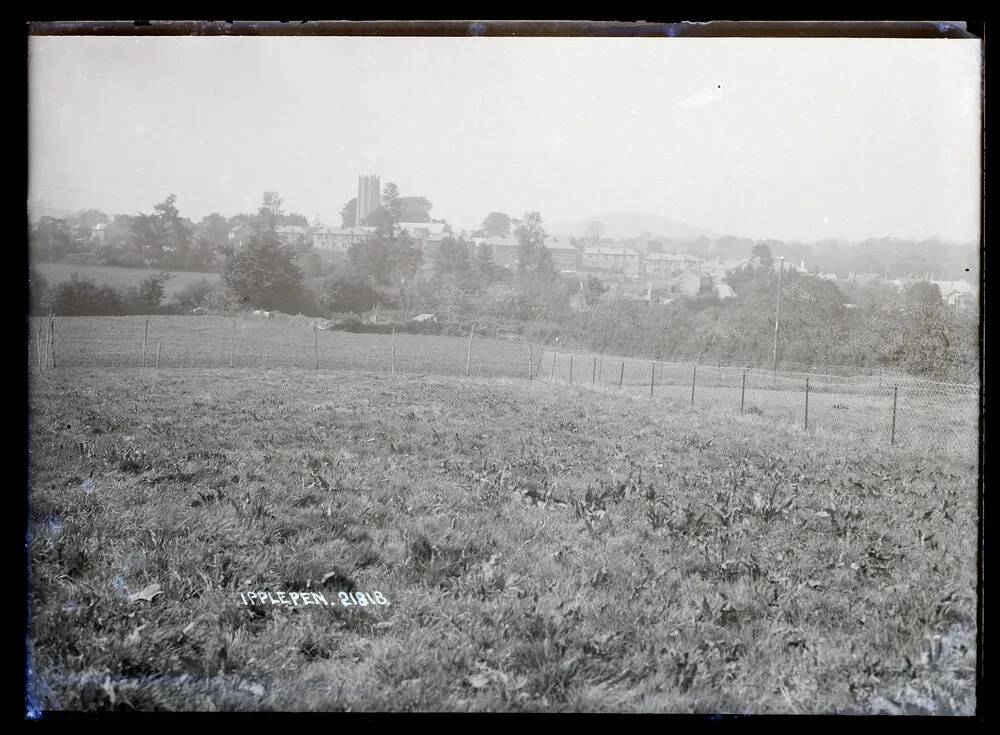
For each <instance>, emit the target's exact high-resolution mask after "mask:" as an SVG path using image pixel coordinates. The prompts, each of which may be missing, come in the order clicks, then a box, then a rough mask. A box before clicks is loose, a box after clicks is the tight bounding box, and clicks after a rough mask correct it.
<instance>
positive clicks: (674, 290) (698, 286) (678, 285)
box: [670, 270, 712, 296]
mask: <svg viewBox="0 0 1000 735" xmlns="http://www.w3.org/2000/svg"><path fill="white" fill-rule="evenodd" d="M711 290H712V277H711V276H709V275H706V274H705V273H701V272H698V271H694V270H687V271H684V272H683V273H681V274H679V275H677V276H675V277H674V278H672V279H671V281H670V293H671V294H677V295H682V296H697V295H698V294H700V293H703V292H706V291H711Z"/></svg>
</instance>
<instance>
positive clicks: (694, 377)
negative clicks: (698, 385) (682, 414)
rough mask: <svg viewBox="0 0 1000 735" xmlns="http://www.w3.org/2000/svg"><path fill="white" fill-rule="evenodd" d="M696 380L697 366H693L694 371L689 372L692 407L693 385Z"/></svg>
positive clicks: (692, 403) (692, 402)
mask: <svg viewBox="0 0 1000 735" xmlns="http://www.w3.org/2000/svg"><path fill="white" fill-rule="evenodd" d="M697 378H698V366H697V365H695V366H694V370H693V371H692V372H691V405H692V406H693V405H694V383H695V380H696V379H697Z"/></svg>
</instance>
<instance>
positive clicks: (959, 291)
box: [931, 279, 976, 306]
mask: <svg viewBox="0 0 1000 735" xmlns="http://www.w3.org/2000/svg"><path fill="white" fill-rule="evenodd" d="M931 283H933V284H935V285H936V286H937V287H938V289H940V291H941V298H942V299H943V300H944V302H945V303H946V304H948V306H957V305H965V306H968V305H971V304H973V303H975V301H976V297H975V291H974V290H973V288H972V284H971V283H969V282H968V281H966V280H964V279H962V280H959V281H931Z"/></svg>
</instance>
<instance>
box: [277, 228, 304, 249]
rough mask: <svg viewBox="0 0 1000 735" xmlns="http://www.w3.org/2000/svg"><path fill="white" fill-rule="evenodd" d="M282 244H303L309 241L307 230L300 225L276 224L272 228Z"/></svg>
mask: <svg viewBox="0 0 1000 735" xmlns="http://www.w3.org/2000/svg"><path fill="white" fill-rule="evenodd" d="M274 234H275V235H277V236H278V239H279V240H280V241H281V244H282V245H304V244H305V243H307V242H309V240H310V234H309V230H308V229H307V228H305V227H302V226H300V225H278V226H277V227H275V228H274Z"/></svg>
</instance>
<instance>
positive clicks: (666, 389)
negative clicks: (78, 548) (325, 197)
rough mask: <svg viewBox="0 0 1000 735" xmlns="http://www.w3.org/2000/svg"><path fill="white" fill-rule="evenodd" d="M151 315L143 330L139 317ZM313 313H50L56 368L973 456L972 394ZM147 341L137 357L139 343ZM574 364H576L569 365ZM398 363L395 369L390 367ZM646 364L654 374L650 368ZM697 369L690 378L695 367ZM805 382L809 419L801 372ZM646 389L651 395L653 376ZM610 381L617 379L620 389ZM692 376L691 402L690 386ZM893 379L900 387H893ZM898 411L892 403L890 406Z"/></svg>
mask: <svg viewBox="0 0 1000 735" xmlns="http://www.w3.org/2000/svg"><path fill="white" fill-rule="evenodd" d="M147 323H148V325H149V326H148V331H147V327H146V324H147ZM314 325H320V326H324V325H325V321H324V320H322V319H310V318H307V317H303V316H297V317H293V316H287V315H283V314H276V315H275V316H274V318H271V319H264V318H254V317H252V316H248V315H247V314H243V315H240V316H238V317H236V318H233V317H225V316H150V317H141V316H138V317H137V316H131V317H59V318H57V319H56V321H55V332H56V347H55V352H56V364H57V365H61V366H65V367H112V368H128V367H131V368H139V367H141V366H143V364H145V366H146V367H147V368H149V367H153V366H159V367H160V368H176V367H185V368H211V367H228V366H229V365H230V364H232V365H233V366H234V368H256V369H268V368H273V369H283V368H289V369H294V368H299V369H310V368H312V369H314V370H318V371H320V372H330V371H339V370H364V371H369V372H382V373H391V372H393V369H395V372H396V373H399V374H420V375H456V376H464V375H465V372H466V367H467V366H468V370H469V373H470V375H471V376H473V377H492V378H504V377H506V378H527V375H528V367H529V356H530V359H531V366H532V367H531V369H532V376H533V378H534V379H535V380H542V381H552V382H555V383H560V384H564V385H570V384H572V385H575V386H581V387H588V386H590V387H593V388H594V389H595V390H601V391H612V392H614V391H620V392H623V393H630V394H632V395H635V396H637V397H642V396H645V397H647V398H650V399H651V400H654V401H655V402H656V403H657V404H659V406H660V410H667V411H674V410H679V409H683V408H684V407H686V406H690V405H694V406H696V407H698V408H700V409H702V410H707V411H713V412H716V413H719V414H722V415H739V413H740V410H741V404H742V406H743V411H745V412H750V413H752V414H755V415H757V416H759V417H761V418H765V419H767V420H769V421H770V422H773V423H778V424H790V425H799V426H802V427H803V428H808V429H809V431H810V432H811V435H818V436H820V437H822V436H824V435H826V434H829V433H838V434H845V435H849V436H851V437H854V438H855V439H858V440H863V441H869V442H872V443H875V444H880V445H882V444H884V445H889V444H892V443H894V442H895V443H898V444H901V445H906V446H908V447H910V448H920V447H924V448H927V447H931V448H933V450H934V451H947V452H951V453H956V454H961V455H963V456H965V457H974V456H975V455H976V454H977V452H978V416H979V391H978V389H977V388H975V387H974V386H958V385H944V384H940V385H932V384H928V383H926V382H923V381H916V380H914V379H912V378H903V377H899V376H897V377H894V378H893V379H892V381H895V382H894V383H891V382H890V380H889V379H883V378H882V377H880V376H875V375H868V376H855V377H837V376H827V375H816V374H808V373H790V372H783V371H779V373H778V374H777V375H776V376H775V375H772V373H771V372H770V371H766V370H749V371H746V373H747V380H746V383H745V385H744V383H743V375H744V369H743V368H741V367H733V366H723V365H721V364H720V365H718V366H716V365H714V364H704V365H698V366H695V365H694V364H677V363H670V362H665V361H655V368H654V362H651V361H642V360H637V359H635V358H629V357H622V356H613V355H593V354H585V353H579V352H578V353H576V354H573V353H570V352H567V351H559V352H556V351H554V350H553V348H552V347H551V346H549V347H542V346H540V345H532V346H531V347H529V345H527V344H526V343H524V342H519V341H514V340H503V339H488V338H482V337H475V338H474V340H473V344H472V352H471V359H470V356H469V340H468V338H467V337H449V336H444V335H432V334H402V333H400V334H397V335H396V337H395V340H394V339H393V337H392V336H391V335H389V334H363V333H350V332H341V331H327V330H325V329H320V330H318V331H314V330H313V327H314ZM47 328H48V325H47V320H45V319H39V318H36V319H34V320H32V326H31V334H32V337H36V338H37V335H38V334H39V332H38V330H39V329H41V330H42V332H41V334H42V335H43V340H42V341H41V342H38V341H37V340H36V341H35V342H34V344H33V345H32V346H31V347H30V348H29V353H30V355H31V356H32V357H33V358H34V360H35V362H36V363H37V362H38V358H39V357H41V358H42V359H43V360H44V354H43V355H41V356H39V354H38V349H37V348H38V346H39V345H42V346H43V349H44V334H45V330H46V329H47ZM144 338H145V355H144V354H143V341H144ZM529 350H530V352H529ZM571 360H575V361H574V362H572V363H571ZM394 366H395V367H394ZM654 370H655V374H654ZM693 373H695V374H693ZM806 378H810V380H811V386H810V396H809V406H808V411H809V415H808V417H807V416H806V401H805V380H806ZM651 380H652V382H653V391H652V393H650V382H651ZM619 382H620V383H621V387H620V388H619ZM692 382H695V383H696V385H695V388H696V390H695V395H694V401H693V403H692V396H691V392H692V391H691V388H692ZM894 385H898V390H897V391H896V392H895V393H894V391H893V388H894ZM894 403H895V404H896V410H895V411H894V410H893V404H894Z"/></svg>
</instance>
